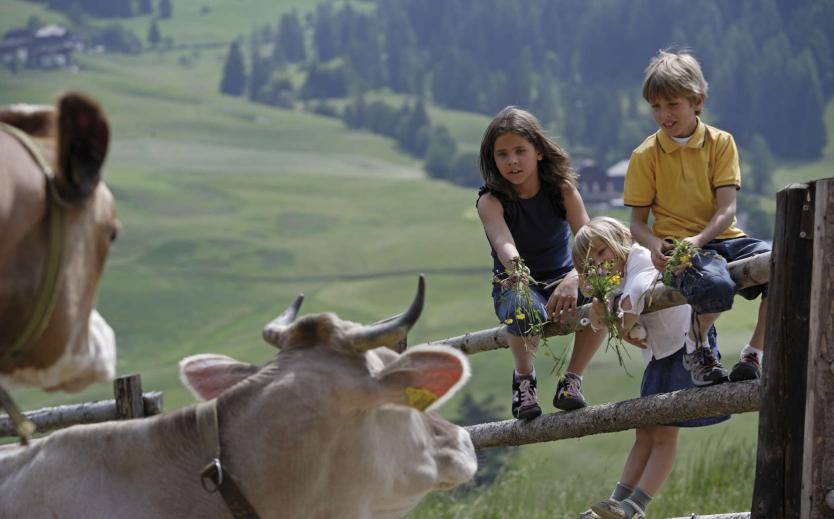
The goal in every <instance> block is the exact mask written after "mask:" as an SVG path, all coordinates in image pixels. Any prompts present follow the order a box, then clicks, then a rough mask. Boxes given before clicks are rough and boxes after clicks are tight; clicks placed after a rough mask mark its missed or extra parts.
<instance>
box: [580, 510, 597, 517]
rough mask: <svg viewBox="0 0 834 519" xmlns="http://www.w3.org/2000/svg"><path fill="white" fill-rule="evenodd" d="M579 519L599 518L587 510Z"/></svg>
mask: <svg viewBox="0 0 834 519" xmlns="http://www.w3.org/2000/svg"><path fill="white" fill-rule="evenodd" d="M579 519H600V517H599V516H598V515H597V513H596V512H594V511H593V510H591V509H590V508H589V509H588V510H585V511H584V512H582V513H581V514H579Z"/></svg>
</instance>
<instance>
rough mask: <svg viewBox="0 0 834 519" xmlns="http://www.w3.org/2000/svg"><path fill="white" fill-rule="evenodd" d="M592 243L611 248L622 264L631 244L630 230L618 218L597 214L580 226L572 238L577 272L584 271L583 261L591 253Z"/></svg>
mask: <svg viewBox="0 0 834 519" xmlns="http://www.w3.org/2000/svg"><path fill="white" fill-rule="evenodd" d="M594 243H603V244H605V246H606V247H608V248H609V249H611V252H613V253H614V257H615V258H617V260H618V261H620V262H621V263H622V264H623V265H625V263H626V261H627V260H628V255H629V253H630V252H631V246H632V244H633V243H634V242H633V240H632V239H631V231H629V230H628V227H626V226H625V225H623V224H622V222H620V221H619V220H615V219H614V218H609V217H608V216H597V217H595V218H591V220H590V221H589V222H588V223H586V224H585V225H584V226H582V228H581V229H579V231H578V232H577V233H576V236H574V238H573V249H572V251H571V255H572V256H573V264H574V265H576V269H577V270H578V271H579V272H582V271H584V269H585V262H586V261H587V259H588V258H589V256H590V254H591V246H592V245H593V244H594Z"/></svg>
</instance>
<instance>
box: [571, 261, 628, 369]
mask: <svg viewBox="0 0 834 519" xmlns="http://www.w3.org/2000/svg"><path fill="white" fill-rule="evenodd" d="M582 280H583V283H584V284H585V286H584V287H583V292H584V293H585V295H587V296H589V297H592V298H594V299H596V300H598V301H599V302H600V303H602V306H603V308H604V314H603V317H602V321H603V323H604V324H605V328H606V330H607V331H608V341H607V343H606V346H605V349H606V350H608V349H609V348H613V349H614V351H615V352H616V353H617V360H618V361H619V363H620V366H623V367H625V363H624V361H623V352H624V351H625V352H626V355H628V350H627V349H626V348H625V345H624V344H623V339H622V337H620V331H619V329H618V328H617V322H618V320H619V319H620V318H621V317H622V316H621V315H615V314H614V312H612V306H613V304H614V302H613V301H612V297H611V296H612V295H613V292H614V290H615V289H616V288H617V287H618V286H619V285H620V281H622V274H620V272H618V271H617V270H616V269H615V268H614V262H613V261H611V260H608V261H604V262H602V263H601V264H599V265H598V264H596V263H594V262H593V261H591V259H590V258H586V260H585V264H584V266H583V269H582ZM591 327H592V328H593V323H591Z"/></svg>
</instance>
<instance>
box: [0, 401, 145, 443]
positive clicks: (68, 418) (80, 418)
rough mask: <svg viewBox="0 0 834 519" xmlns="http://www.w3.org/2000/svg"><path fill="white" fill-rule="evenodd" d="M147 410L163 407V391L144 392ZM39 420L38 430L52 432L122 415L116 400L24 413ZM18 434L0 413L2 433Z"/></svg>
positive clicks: (117, 417) (113, 418) (37, 422)
mask: <svg viewBox="0 0 834 519" xmlns="http://www.w3.org/2000/svg"><path fill="white" fill-rule="evenodd" d="M142 401H143V408H144V414H145V415H146V416H150V415H153V414H159V413H160V412H161V411H162V393H161V392H159V391H151V392H148V393H145V394H143V395H142ZM23 415H24V416H26V418H28V419H29V420H30V421H31V422H32V423H34V424H35V427H36V428H37V432H39V433H42V432H49V431H54V430H56V429H63V428H64V427H69V426H71V425H78V424H85V423H98V422H107V421H110V420H117V419H119V416H118V413H117V411H116V400H115V399H114V400H101V401H98V402H85V403H82V404H69V405H60V406H56V407H45V408H43V409H38V410H36V411H29V412H26V413H23ZM5 436H16V432H15V428H14V424H13V423H12V421H11V420H10V419H9V417H7V416H2V417H0V437H5Z"/></svg>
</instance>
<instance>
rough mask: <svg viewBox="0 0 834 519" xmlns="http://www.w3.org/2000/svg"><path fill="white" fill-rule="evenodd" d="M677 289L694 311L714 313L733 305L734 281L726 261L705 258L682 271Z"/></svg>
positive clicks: (723, 310)
mask: <svg viewBox="0 0 834 519" xmlns="http://www.w3.org/2000/svg"><path fill="white" fill-rule="evenodd" d="M678 289H679V290H680V292H681V294H683V296H684V297H685V298H686V302H687V303H689V304H690V305H692V309H693V310H694V311H695V313H698V314H714V313H720V312H725V311H727V310H729V309H731V308H732V307H733V298H734V297H735V293H736V283H735V281H733V279H732V278H731V277H730V271H729V270H728V269H727V263H726V261H724V260H723V259H720V258H706V259H704V260H703V261H702V262H700V263H698V264H696V265H695V266H693V267H689V268H687V269H686V270H685V271H684V272H683V274H682V275H681V276H680V280H679V283H678Z"/></svg>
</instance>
